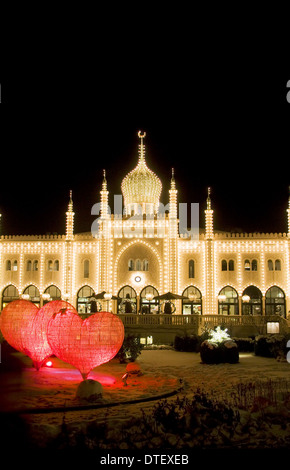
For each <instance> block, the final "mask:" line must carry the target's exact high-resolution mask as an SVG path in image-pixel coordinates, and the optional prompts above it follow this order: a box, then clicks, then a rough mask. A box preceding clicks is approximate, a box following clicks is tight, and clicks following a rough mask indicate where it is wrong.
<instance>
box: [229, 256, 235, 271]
mask: <svg viewBox="0 0 290 470" xmlns="http://www.w3.org/2000/svg"><path fill="white" fill-rule="evenodd" d="M234 270H235V262H234V260H233V259H230V261H229V271H234Z"/></svg>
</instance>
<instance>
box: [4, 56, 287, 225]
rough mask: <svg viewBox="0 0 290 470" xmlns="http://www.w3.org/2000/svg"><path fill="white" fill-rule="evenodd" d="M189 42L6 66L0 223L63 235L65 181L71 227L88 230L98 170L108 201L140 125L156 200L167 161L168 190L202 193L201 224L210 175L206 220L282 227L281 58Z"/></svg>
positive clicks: (190, 196) (129, 161)
mask: <svg viewBox="0 0 290 470" xmlns="http://www.w3.org/2000/svg"><path fill="white" fill-rule="evenodd" d="M274 52H275V51H274ZM187 53H188V51H186V52H184V53H183V52H182V51H181V52H180V53H177V51H173V52H172V51H171V50H169V51H167V53H166V52H164V51H163V50H161V49H160V50H158V51H157V53H156V54H155V56H154V59H153V57H151V56H150V55H149V54H147V55H146V54H145V55H144V58H142V59H140V60H139V58H137V60H135V61H134V62H133V61H131V59H130V54H128V55H125V54H122V52H121V51H119V53H118V51H117V52H115V56H114V57H110V60H106V61H105V60H103V59H102V58H99V57H98V58H95V59H94V64H92V63H90V64H88V63H87V62H85V59H84V58H83V59H82V60H79V61H78V62H77V67H76V64H75V63H74V62H73V60H72V58H67V59H66V60H65V61H64V62H62V61H61V60H60V59H59V58H58V59H57V60H56V63H54V67H53V68H51V67H48V66H47V64H46V63H45V62H44V61H43V62H41V61H40V62H39V64H38V65H37V68H36V66H35V65H34V66H31V67H30V65H29V63H28V65H27V66H26V68H25V72H23V70H22V69H21V70H22V75H17V74H16V73H14V74H13V76H9V77H4V79H3V84H2V102H3V104H2V106H1V169H0V171H1V186H0V211H1V213H2V234H45V233H48V232H49V233H60V234H63V233H64V232H65V212H66V210H67V204H68V199H69V191H70V190H72V191H73V201H74V211H75V213H76V215H75V232H76V233H78V232H85V231H90V227H91V224H92V222H93V220H94V219H95V216H92V215H91V207H92V205H93V204H94V203H96V202H99V200H100V193H99V192H100V189H101V183H102V171H103V169H104V168H105V169H106V171H107V181H108V189H109V191H110V202H111V204H112V201H113V195H114V194H120V192H121V190H120V185H121V181H122V179H123V177H124V176H125V175H126V174H127V173H128V172H129V171H130V170H132V169H133V168H134V167H135V166H136V163H137V159H138V144H139V139H138V137H137V132H138V130H139V129H140V130H142V131H146V133H147V136H146V139H145V145H146V161H147V164H148V166H149V168H151V169H152V170H153V171H155V172H156V173H157V175H158V176H159V177H160V178H161V180H162V183H163V190H162V196H161V202H163V203H165V204H166V203H167V202H168V189H169V182H170V176H171V168H172V167H174V169H175V179H176V185H177V189H178V201H179V202H187V203H191V202H193V203H199V204H200V226H201V227H203V226H204V213H203V211H204V209H205V201H206V197H207V187H208V186H211V187H212V207H213V209H214V211H215V212H214V225H215V229H216V230H221V231H222V230H228V231H230V230H233V231H244V232H255V231H261V232H285V231H286V230H287V223H286V212H285V211H286V208H287V200H288V186H289V185H290V171H289V167H290V165H289V150H290V104H288V103H287V100H286V95H287V88H286V83H287V81H288V80H289V79H290V71H289V68H288V67H287V64H286V58H285V59H284V58H281V57H278V56H277V55H276V54H275V53H273V51H272V52H271V51H270V52H269V51H267V50H266V49H265V50H264V52H263V53H262V51H261V50H258V48H251V49H248V50H245V51H244V52H243V53H241V51H240V54H234V53H232V52H230V51H222V52H220V50H219V49H218V48H216V49H215V50H213V51H212V52H211V54H199V55H198V54H196V53H195V54H194V55H192V57H188V55H187V56H186V57H187V60H185V55H186V54H187ZM135 59H136V56H135ZM16 69H17V67H16ZM5 102H6V103H5Z"/></svg>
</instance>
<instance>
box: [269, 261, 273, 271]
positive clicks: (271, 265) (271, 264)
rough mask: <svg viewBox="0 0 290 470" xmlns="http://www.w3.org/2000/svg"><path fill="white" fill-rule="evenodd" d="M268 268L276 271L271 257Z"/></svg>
mask: <svg viewBox="0 0 290 470" xmlns="http://www.w3.org/2000/svg"><path fill="white" fill-rule="evenodd" d="M268 270H269V271H274V267H273V261H272V260H271V259H268Z"/></svg>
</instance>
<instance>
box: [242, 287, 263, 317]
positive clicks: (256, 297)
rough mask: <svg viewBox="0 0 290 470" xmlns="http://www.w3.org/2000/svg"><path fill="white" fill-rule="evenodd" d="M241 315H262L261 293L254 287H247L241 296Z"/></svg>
mask: <svg viewBox="0 0 290 470" xmlns="http://www.w3.org/2000/svg"><path fill="white" fill-rule="evenodd" d="M242 314H243V315H261V314H262V292H261V291H260V289H258V287H256V286H249V287H247V288H246V289H245V290H244V292H243V295H242Z"/></svg>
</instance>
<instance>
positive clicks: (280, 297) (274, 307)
mask: <svg viewBox="0 0 290 470" xmlns="http://www.w3.org/2000/svg"><path fill="white" fill-rule="evenodd" d="M265 300H266V315H280V316H281V317H284V318H285V317H286V302H285V293H284V292H283V291H282V289H280V287H277V286H272V287H270V288H269V289H268V290H267V292H266V299H265Z"/></svg>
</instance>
